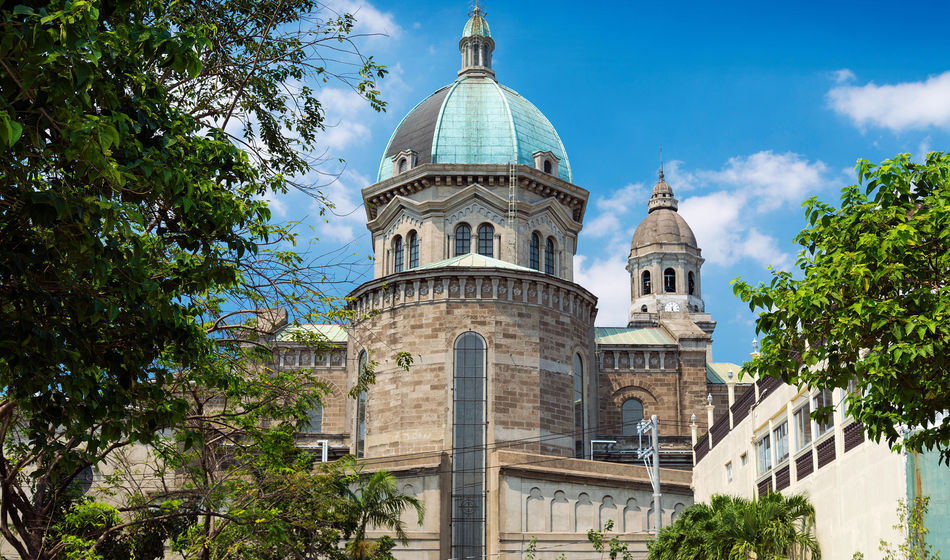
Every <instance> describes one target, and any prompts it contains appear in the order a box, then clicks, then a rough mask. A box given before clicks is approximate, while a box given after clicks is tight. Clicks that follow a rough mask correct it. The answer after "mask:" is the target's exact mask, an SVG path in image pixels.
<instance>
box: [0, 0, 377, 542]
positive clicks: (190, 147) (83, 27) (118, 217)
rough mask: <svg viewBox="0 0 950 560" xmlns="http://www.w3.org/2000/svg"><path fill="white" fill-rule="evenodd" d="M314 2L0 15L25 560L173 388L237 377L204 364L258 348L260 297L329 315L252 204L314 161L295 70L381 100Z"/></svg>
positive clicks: (176, 395)
mask: <svg viewBox="0 0 950 560" xmlns="http://www.w3.org/2000/svg"><path fill="white" fill-rule="evenodd" d="M319 6H320V5H319V4H317V3H316V2H308V1H306V0H280V1H273V2H257V1H254V2H252V1H239V0H225V1H222V2H217V1H216V2H202V1H197V0H196V1H191V2H173V3H165V2H158V1H155V0H120V1H118V2H103V3H99V2H74V1H67V0H53V1H51V2H46V1H43V2H39V1H35V0H34V1H30V0H23V1H21V2H19V3H15V4H4V5H3V6H2V7H0V17H2V19H3V25H4V33H3V35H2V37H0V67H2V72H0V92H2V102H0V174H2V177H3V179H2V181H0V322H2V324H3V325H4V330H3V333H4V334H3V336H2V337H0V534H2V535H3V537H4V539H5V540H6V541H7V542H8V543H9V544H10V546H12V547H13V548H14V549H15V550H16V551H17V553H18V554H19V555H20V556H21V557H23V558H32V559H47V558H53V557H56V556H57V555H59V554H60V553H61V552H63V551H64V550H65V547H66V544H65V543H64V542H63V541H62V540H60V541H59V542H52V541H51V540H50V537H51V533H50V532H49V531H48V530H47V528H48V527H50V523H51V521H52V519H53V515H54V513H55V512H56V511H61V510H62V505H63V503H64V500H67V499H68V495H69V492H70V489H71V487H72V486H73V482H74V480H75V479H76V478H77V477H78V476H79V475H80V473H82V472H83V471H84V470H85V469H87V468H88V467H90V466H94V465H98V464H100V463H101V462H102V461H104V460H105V459H106V458H107V457H108V456H110V455H111V454H113V453H114V452H115V451H116V450H118V449H122V448H124V447H128V446H130V445H133V444H135V443H143V444H150V443H153V442H155V441H156V438H157V434H158V433H159V432H160V431H161V430H162V429H163V428H167V427H169V426H175V425H178V424H180V423H181V422H182V421H183V420H184V419H185V418H186V417H187V416H188V414H189V410H190V403H189V401H188V399H186V398H183V397H182V395H183V394H184V393H183V392H182V391H181V388H183V387H191V386H201V387H206V388H208V389H209V390H211V391H215V390H220V389H222V388H226V387H228V386H229V384H230V383H232V382H233V381H234V379H235V376H236V375H239V374H238V373H235V374H224V375H217V374H216V373H215V372H221V371H222V370H221V369H216V368H213V367H206V364H208V363H209V361H214V360H220V359H225V360H227V359H228V357H229V356H230V354H231V350H230V348H229V346H228V345H229V344H231V343H235V342H237V341H244V343H247V344H257V341H256V340H255V337H256V336H258V334H259V331H260V330H261V329H260V328H259V327H258V324H257V323H256V322H255V321H253V320H248V317H249V314H251V313H253V312H255V310H256V308H258V307H264V306H266V305H265V302H266V301H268V300H270V301H274V300H278V301H279V303H280V304H285V305H289V306H295V305H298V304H299V305H300V306H302V307H305V309H303V310H301V314H304V313H306V312H307V311H308V310H312V311H313V312H315V313H316V312H322V311H324V310H325V309H326V308H327V307H332V304H333V302H332V301H330V300H328V299H327V298H325V297H322V292H321V290H320V289H319V288H320V287H319V285H318V284H319V281H320V279H321V278H322V275H319V274H318V275H316V276H314V278H316V280H310V281H302V278H307V277H308V276H310V274H309V273H308V271H306V270H304V269H305V266H306V264H307V263H305V262H303V261H302V258H301V257H300V256H299V255H297V254H296V253H294V252H293V250H292V247H291V244H292V243H293V242H294V241H295V236H294V235H293V232H292V230H291V229H289V228H288V227H284V226H275V225H273V224H271V223H270V212H269V210H268V209H267V205H266V203H265V202H264V199H265V198H266V197H267V196H271V195H275V194H280V193H283V192H285V191H286V190H287V188H289V187H290V186H295V185H296V186H301V187H302V186H304V185H298V183H297V182H295V180H294V176H295V175H299V174H301V173H303V172H305V171H307V170H308V169H310V168H311V166H312V164H313V163H314V162H315V161H316V160H314V159H313V158H312V157H311V156H310V155H309V154H310V153H311V152H313V151H314V149H315V148H316V147H317V145H316V139H317V136H316V135H315V132H316V131H318V130H319V129H320V128H322V126H323V117H324V113H323V109H322V107H321V106H320V105H319V103H318V102H317V100H316V97H315V94H314V92H313V91H312V90H310V89H308V82H307V80H311V79H317V80H325V79H330V78H332V77H334V76H336V77H339V78H341V79H343V80H344V81H345V82H346V83H348V84H351V85H352V86H353V87H354V88H355V89H356V90H357V91H358V92H360V93H361V94H362V95H364V97H366V98H367V99H368V100H369V102H370V103H371V104H373V106H374V107H376V108H378V109H381V108H382V103H381V102H380V101H379V100H378V98H377V94H378V92H377V91H376V89H375V80H376V79H378V78H380V77H382V75H383V74H384V73H385V70H384V69H382V68H381V67H379V66H378V65H376V64H375V63H374V62H373V61H372V59H371V58H365V57H363V56H362V55H361V54H360V53H359V52H358V50H355V48H352V42H349V41H351V37H352V35H351V34H352V29H353V23H354V20H353V18H352V16H347V15H342V16H337V15H335V14H332V15H331V16H330V17H323V16H321V15H320V12H319V10H320V8H319ZM325 48H326V49H331V50H332V52H334V56H335V57H336V58H337V59H339V60H343V64H344V65H348V66H347V67H346V68H345V69H344V71H343V72H342V73H334V70H333V68H332V67H327V66H326V65H325V64H324V63H323V62H320V61H324V60H326V59H327V58H328V57H326V56H320V54H321V53H320V49H325ZM291 83H299V84H301V85H299V86H293V87H291ZM235 124H237V125H239V126H237V127H235V126H234V125H235ZM235 130H237V132H235ZM237 143H240V147H239V146H238V145H236V144H237ZM314 194H315V196H316V193H314ZM236 302H243V303H247V304H248V305H246V306H239V305H238V303H236ZM306 302H313V303H306ZM331 312H333V311H332V310H331Z"/></svg>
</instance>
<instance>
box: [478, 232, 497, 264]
mask: <svg viewBox="0 0 950 560" xmlns="http://www.w3.org/2000/svg"><path fill="white" fill-rule="evenodd" d="M494 248H495V228H494V227H492V225H491V224H482V225H480V226H478V254H479V255H483V256H486V257H494V256H495V250H494Z"/></svg>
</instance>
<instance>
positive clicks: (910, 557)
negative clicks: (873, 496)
mask: <svg viewBox="0 0 950 560" xmlns="http://www.w3.org/2000/svg"><path fill="white" fill-rule="evenodd" d="M929 502H930V498H929V497H928V496H918V497H916V498H914V503H913V504H912V505H908V504H907V501H905V500H903V499H901V500H900V502H899V503H898V505H897V524H896V525H894V529H896V530H897V531H898V532H899V533H901V534H903V535H905V536H906V539H905V540H904V542H902V543H900V544H898V545H897V546H896V547H895V546H893V545H891V544H889V543H888V542H887V541H885V540H884V539H881V544H880V546H879V547H878V550H880V551H881V552H883V553H884V560H940V552H939V551H934V549H933V547H932V546H930V545H928V544H927V533H928V532H929V530H928V529H927V526H926V525H925V524H924V516H926V514H927V504H928V503H929Z"/></svg>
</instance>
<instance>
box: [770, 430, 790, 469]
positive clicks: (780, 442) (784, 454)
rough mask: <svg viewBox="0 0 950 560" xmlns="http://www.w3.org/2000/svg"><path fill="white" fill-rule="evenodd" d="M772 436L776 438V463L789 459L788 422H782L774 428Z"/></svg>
mask: <svg viewBox="0 0 950 560" xmlns="http://www.w3.org/2000/svg"><path fill="white" fill-rule="evenodd" d="M772 437H773V439H774V440H775V463H776V464H778V463H781V462H782V461H784V460H785V459H788V422H782V423H781V424H779V425H778V426H777V427H776V428H775V429H774V430H772Z"/></svg>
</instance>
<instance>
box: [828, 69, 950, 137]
mask: <svg viewBox="0 0 950 560" xmlns="http://www.w3.org/2000/svg"><path fill="white" fill-rule="evenodd" d="M828 100H829V102H830V104H831V107H832V109H834V110H835V111H837V112H839V113H841V114H843V115H846V116H847V117H849V118H850V119H851V120H852V121H854V123H855V124H856V125H858V126H861V127H864V126H869V125H870V126H877V127H882V128H888V129H891V130H892V131H894V132H900V131H903V130H908V129H913V128H927V127H939V128H950V71H948V72H944V73H943V74H940V75H939V76H931V77H930V78H927V80H925V81H922V82H903V83H898V84H893V85H881V86H879V85H876V84H875V83H874V82H869V83H868V84H866V85H864V86H852V85H841V86H836V87H834V88H832V89H831V90H830V91H829V92H828Z"/></svg>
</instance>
